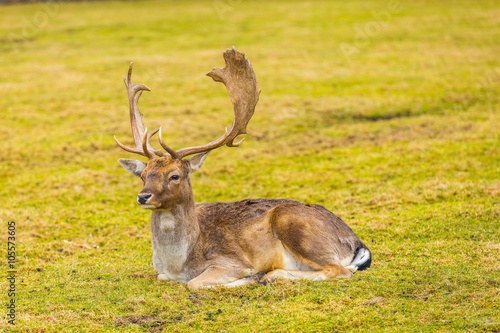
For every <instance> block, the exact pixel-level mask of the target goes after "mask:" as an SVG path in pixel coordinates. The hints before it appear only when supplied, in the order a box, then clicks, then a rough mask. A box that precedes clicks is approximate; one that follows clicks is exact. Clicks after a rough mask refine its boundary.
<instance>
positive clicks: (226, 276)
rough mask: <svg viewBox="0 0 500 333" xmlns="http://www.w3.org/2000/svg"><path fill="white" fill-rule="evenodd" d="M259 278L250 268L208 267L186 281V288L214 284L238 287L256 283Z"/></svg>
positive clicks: (205, 286) (206, 286)
mask: <svg viewBox="0 0 500 333" xmlns="http://www.w3.org/2000/svg"><path fill="white" fill-rule="evenodd" d="M258 282H259V280H258V279H257V278H256V276H255V274H254V272H253V271H252V270H251V269H242V270H236V269H228V268H225V267H217V266H215V267H209V268H207V269H206V270H205V271H204V272H203V273H201V274H200V275H198V276H197V277H195V278H194V279H192V280H191V281H189V282H188V288H189V289H191V290H196V289H199V288H212V287H216V286H224V287H239V286H245V285H249V284H256V283H258Z"/></svg>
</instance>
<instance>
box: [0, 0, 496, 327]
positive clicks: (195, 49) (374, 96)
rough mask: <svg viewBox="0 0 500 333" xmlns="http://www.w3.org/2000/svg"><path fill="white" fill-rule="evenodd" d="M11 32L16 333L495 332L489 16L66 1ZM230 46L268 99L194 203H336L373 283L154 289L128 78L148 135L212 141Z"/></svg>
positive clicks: (8, 101) (16, 9)
mask: <svg viewBox="0 0 500 333" xmlns="http://www.w3.org/2000/svg"><path fill="white" fill-rule="evenodd" d="M0 16H1V17H2V19H1V20H0V54H1V63H0V69H1V70H0V89H1V91H2V98H0V108H1V110H2V111H1V112H2V118H1V119H2V120H1V121H0V138H1V140H0V175H1V178H0V191H1V192H0V194H1V196H2V198H3V200H2V201H3V203H2V205H1V206H0V207H1V208H0V219H1V220H2V226H3V230H2V231H1V233H2V237H5V242H6V234H7V226H6V225H7V221H15V222H16V225H17V255H18V264H17V267H18V273H17V278H18V281H17V324H16V326H14V327H13V326H7V321H6V319H7V318H6V317H5V316H3V314H2V321H1V323H0V324H1V325H2V326H0V328H2V329H4V330H6V331H10V330H14V331H19V332H112V331H116V332H159V331H163V332H184V331H199V332H207V331H214V332H327V331H328V332H330V331H346V330H349V331H353V332H357V331H359V332H362V331H368V330H370V331H377V332H378V331H384V332H386V331H389V332H392V331H394V332H401V331H408V332H422V331H430V332H436V331H443V332H444V331H446V332H449V331H457V332H458V331H460V332H464V331H471V332H472V331H491V332H498V330H500V326H499V320H500V319H499V317H498V313H499V306H498V304H499V303H500V302H499V301H500V300H499V296H498V295H499V291H500V290H499V289H500V288H499V282H500V279H499V275H498V273H499V269H500V260H499V257H500V253H499V252H500V237H499V236H500V235H499V227H500V223H499V208H498V198H499V194H500V181H499V174H500V172H499V161H500V158H499V146H498V143H499V130H498V124H499V120H500V119H499V118H500V117H499V115H498V106H499V92H500V89H499V82H500V61H499V60H498V54H500V52H499V51H500V43H499V42H500V28H499V23H500V22H499V21H500V6H499V4H498V2H497V1H481V2H479V3H478V2H474V1H453V2H448V1H430V0H429V1H419V2H418V3H407V2H403V1H382V0H380V1H376V0H371V1H350V2H348V3H347V2H346V3H344V2H340V1H252V2H250V1H225V0H220V1H218V0H216V1H190V2H179V1H137V2H132V1H130V2H112V1H110V2H79V3H63V2H55V1H53V2H48V3H39V4H23V5H8V6H0ZM233 45H234V46H235V47H236V48H237V49H238V50H240V51H243V52H245V53H246V54H247V56H248V57H249V59H250V60H251V62H252V64H253V67H254V69H255V71H256V74H257V78H258V81H259V86H260V88H261V90H262V93H261V98H260V102H259V104H258V106H257V111H256V114H255V116H254V118H253V120H252V121H251V123H250V126H249V133H250V135H249V136H248V137H247V139H246V141H245V143H244V145H243V146H242V147H240V148H238V149H219V150H218V151H215V152H213V153H212V154H211V155H210V158H209V159H208V160H207V162H206V163H205V165H204V167H203V169H202V170H201V171H200V172H199V173H198V174H196V175H194V176H193V181H192V182H193V186H194V191H195V195H196V198H197V200H198V201H232V200H239V199H243V198H247V197H274V198H277V197H286V198H292V199H296V200H300V201H305V202H308V203H320V204H322V205H325V206H326V207H327V208H329V209H330V210H332V211H333V212H335V213H336V214H338V215H340V216H341V217H342V218H343V219H344V220H346V221H347V222H348V224H349V225H350V226H351V227H352V228H353V229H354V230H355V231H356V233H357V234H358V235H359V236H360V238H361V239H362V240H363V241H365V242H366V243H367V245H368V246H369V247H370V248H371V250H372V252H373V254H374V263H373V266H372V268H371V269H370V270H368V271H366V272H360V273H359V274H356V276H355V277H354V278H353V279H350V280H348V281H345V280H342V281H328V282H321V283H317V282H302V281H300V282H287V281H281V282H278V283H276V284H273V285H268V286H252V287H244V288H235V289H215V290H207V291H200V292H196V293H191V292H189V291H188V290H187V289H186V287H185V286H184V285H181V284H177V283H173V282H164V281H156V279H155V277H156V275H155V272H154V269H153V267H152V264H151V245H150V240H149V237H150V233H149V213H148V212H146V211H144V210H140V209H139V208H138V207H137V205H136V204H135V196H136V194H137V192H138V191H139V190H140V188H141V184H140V181H139V180H138V179H135V178H133V177H132V176H130V175H129V174H128V173H126V171H125V170H123V169H121V168H120V167H119V165H118V163H117V159H118V158H120V157H130V155H129V154H127V153H125V152H123V151H121V150H120V149H119V148H118V147H117V146H116V144H115V143H114V141H113V135H114V134H116V135H117V137H118V138H120V139H121V140H122V142H127V141H128V142H129V141H130V140H131V135H130V129H129V123H128V118H127V117H128V114H127V99H126V92H125V89H124V86H123V83H122V81H121V77H122V75H123V74H126V71H127V68H128V64H129V62H130V61H134V63H135V65H134V81H135V82H137V83H145V84H147V85H148V86H149V87H150V88H151V89H152V91H151V92H149V93H148V92H146V93H144V94H143V97H142V99H141V110H142V112H143V113H144V119H145V124H146V125H147V126H148V128H157V127H159V126H163V128H164V131H165V135H164V138H165V140H166V141H167V142H168V143H170V144H171V145H172V146H174V147H175V148H179V147H184V146H188V145H195V144H201V143H205V142H208V141H209V140H211V139H213V138H216V137H218V136H219V135H220V134H221V133H222V131H223V129H224V126H228V125H230V123H231V120H232V111H231V105H230V102H229V99H228V97H227V93H226V91H225V89H224V87H223V86H222V85H220V84H214V83H213V82H212V80H210V79H209V78H206V77H205V76H204V74H205V73H207V72H209V71H210V70H211V69H212V67H223V65H224V62H223V59H222V56H221V55H222V52H223V51H224V50H225V49H226V48H229V47H231V46H233ZM2 239H4V238H2ZM5 248H6V246H2V257H3V258H5V257H6V254H5V255H4V253H6V252H4V251H5ZM4 263H5V261H4V260H2V271H6V269H5V270H4V269H3V267H4ZM0 290H2V302H4V300H6V299H7V296H6V294H7V293H6V292H3V290H7V281H6V280H5V279H2V280H0ZM5 302H6V301H5ZM5 312H6V309H5Z"/></svg>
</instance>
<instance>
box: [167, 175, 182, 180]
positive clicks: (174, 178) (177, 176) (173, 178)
mask: <svg viewBox="0 0 500 333" xmlns="http://www.w3.org/2000/svg"><path fill="white" fill-rule="evenodd" d="M180 178H181V176H179V175H172V176H170V180H179V179H180Z"/></svg>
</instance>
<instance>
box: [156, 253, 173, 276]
mask: <svg viewBox="0 0 500 333" xmlns="http://www.w3.org/2000/svg"><path fill="white" fill-rule="evenodd" d="M153 267H154V268H155V270H156V271H157V272H158V280H170V279H169V278H168V276H167V275H166V274H164V273H163V272H164V270H163V265H162V264H161V262H160V260H159V259H158V257H157V256H156V252H154V250H153Z"/></svg>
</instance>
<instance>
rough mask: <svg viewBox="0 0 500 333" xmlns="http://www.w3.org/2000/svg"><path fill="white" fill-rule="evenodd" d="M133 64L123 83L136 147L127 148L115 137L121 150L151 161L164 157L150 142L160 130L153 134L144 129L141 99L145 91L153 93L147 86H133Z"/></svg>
mask: <svg viewBox="0 0 500 333" xmlns="http://www.w3.org/2000/svg"><path fill="white" fill-rule="evenodd" d="M133 64H134V63H133V62H131V63H130V65H129V68H128V74H127V77H123V82H125V87H126V88H127V94H128V101H129V113H130V126H131V127H132V135H133V137H134V143H135V147H134V148H131V147H127V146H125V145H124V144H122V143H121V142H120V141H118V139H117V138H116V136H115V141H116V143H117V144H118V146H120V148H122V149H124V150H125V151H128V152H131V153H134V154H139V155H142V156H145V157H147V158H149V159H152V158H154V157H155V156H156V155H158V156H163V153H162V152H161V151H160V150H156V149H154V148H153V147H152V146H151V144H150V143H149V140H150V139H151V137H152V136H153V135H154V134H155V133H156V132H158V130H156V131H154V132H152V133H151V134H148V133H147V130H145V129H144V124H143V121H142V113H141V111H140V110H139V98H140V97H141V95H142V92H143V91H144V90H146V91H151V89H149V88H148V86H146V85H145V84H133V83H132V66H133Z"/></svg>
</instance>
